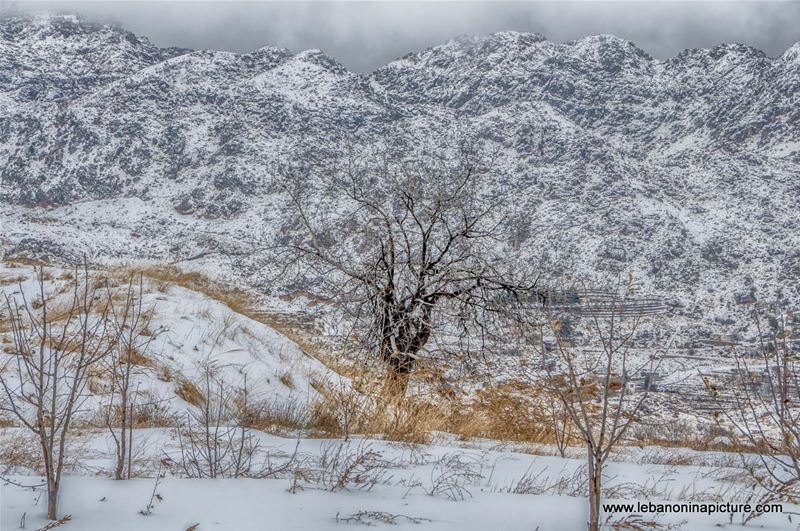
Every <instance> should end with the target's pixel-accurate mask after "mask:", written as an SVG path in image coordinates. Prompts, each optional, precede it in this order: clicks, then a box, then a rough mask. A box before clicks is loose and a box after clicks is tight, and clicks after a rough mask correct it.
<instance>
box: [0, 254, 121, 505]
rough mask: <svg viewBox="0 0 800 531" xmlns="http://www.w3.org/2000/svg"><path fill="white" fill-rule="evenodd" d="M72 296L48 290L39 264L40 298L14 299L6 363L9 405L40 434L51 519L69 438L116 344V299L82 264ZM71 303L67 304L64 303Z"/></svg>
mask: <svg viewBox="0 0 800 531" xmlns="http://www.w3.org/2000/svg"><path fill="white" fill-rule="evenodd" d="M69 285H70V288H71V290H70V291H69V295H68V296H67V299H68V300H66V301H62V300H60V299H59V297H58V296H57V294H49V293H47V292H46V289H45V271H44V269H43V268H41V267H40V268H37V269H36V286H37V290H38V293H37V298H36V299H34V300H30V299H29V297H28V295H26V293H25V291H24V290H23V289H22V287H20V295H19V297H14V298H12V297H8V296H7V297H6V300H5V305H6V309H7V311H8V314H9V316H10V321H11V332H12V336H13V341H14V352H13V354H12V356H11V358H10V359H9V361H8V362H7V363H6V364H5V366H4V367H2V368H0V387H2V390H3V394H4V395H5V396H4V398H5V400H4V402H3V405H2V406H0V407H2V408H3V409H4V410H5V411H6V412H9V413H11V414H12V415H13V416H14V417H15V418H16V419H17V420H18V421H19V422H20V423H21V424H22V425H23V426H24V427H25V428H27V429H28V430H30V431H31V432H32V433H33V434H34V435H35V436H36V438H37V439H38V441H39V445H40V447H41V450H42V459H43V463H44V470H45V478H46V483H47V517H48V518H50V519H51V520H56V519H57V518H58V511H57V509H58V496H59V489H60V487H61V474H62V471H63V469H64V459H65V456H66V447H67V439H68V436H69V434H70V430H71V429H72V425H73V421H74V420H75V416H76V415H77V414H78V413H79V412H80V411H81V407H82V405H83V404H84V402H85V401H86V399H87V396H88V394H87V393H86V384H87V381H88V375H89V371H90V369H91V368H92V367H93V366H95V364H96V363H97V362H98V361H99V360H101V359H103V358H104V357H105V356H107V355H108V353H109V352H110V351H111V349H113V348H114V344H115V341H114V338H113V336H111V335H110V334H109V327H108V323H109V319H108V313H109V308H110V298H109V297H108V296H106V293H107V290H105V289H102V287H101V285H100V283H95V282H93V281H92V280H91V279H90V278H89V274H88V270H87V269H86V267H85V266H84V268H83V271H80V270H79V269H77V268H76V269H75V272H74V276H73V277H72V279H71V280H69ZM64 303H65V305H64Z"/></svg>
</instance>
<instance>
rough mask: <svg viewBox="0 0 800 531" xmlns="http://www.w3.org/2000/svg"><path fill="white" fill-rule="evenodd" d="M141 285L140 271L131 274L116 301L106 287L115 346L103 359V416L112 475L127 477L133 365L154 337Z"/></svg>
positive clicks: (131, 434)
mask: <svg viewBox="0 0 800 531" xmlns="http://www.w3.org/2000/svg"><path fill="white" fill-rule="evenodd" d="M143 288H144V282H143V277H142V275H141V274H140V275H139V278H138V282H134V277H133V276H131V278H130V279H129V281H128V284H127V288H126V290H125V292H124V295H123V299H122V303H121V304H119V305H117V304H114V302H113V301H114V296H113V293H112V291H111V288H110V287H109V288H108V295H107V296H108V298H109V300H110V301H111V306H110V312H109V315H110V318H111V319H110V322H111V331H112V333H113V335H114V337H115V338H116V341H115V348H114V349H113V350H112V351H111V352H110V355H109V356H107V357H106V358H105V360H104V362H105V364H106V365H107V367H108V374H110V376H111V393H110V399H109V404H108V408H107V411H106V419H105V420H106V426H107V427H108V430H109V432H110V433H111V437H112V438H113V440H114V445H115V447H116V450H115V454H116V465H115V467H114V478H115V479H130V477H131V459H132V454H133V424H134V410H135V407H136V403H135V402H136V389H134V388H133V386H132V383H133V380H134V377H135V376H136V374H137V373H138V371H137V367H138V366H139V364H140V363H142V361H143V360H144V358H143V356H145V355H146V353H147V350H148V348H149V346H150V344H151V343H152V341H153V340H154V339H155V337H156V336H155V334H154V333H153V331H152V330H150V323H151V321H152V317H153V311H152V309H149V310H147V309H145V308H143V306H142V304H143ZM115 400H116V402H115Z"/></svg>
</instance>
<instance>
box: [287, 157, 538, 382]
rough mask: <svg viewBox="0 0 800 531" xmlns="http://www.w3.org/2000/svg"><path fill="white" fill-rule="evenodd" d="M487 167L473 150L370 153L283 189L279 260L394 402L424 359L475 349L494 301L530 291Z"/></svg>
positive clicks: (500, 193) (290, 181)
mask: <svg viewBox="0 0 800 531" xmlns="http://www.w3.org/2000/svg"><path fill="white" fill-rule="evenodd" d="M494 162H495V157H494V156H493V154H491V153H488V152H487V151H486V150H483V149H480V148H477V147H475V144H461V145H458V146H456V147H455V148H452V147H451V148H447V149H431V150H426V149H423V148H418V149H415V150H413V151H412V150H403V149H402V148H375V149H371V150H365V151H361V152H359V153H356V152H351V154H350V155H349V156H347V157H344V158H343V160H340V161H339V162H338V163H337V164H335V165H329V166H325V167H323V168H321V169H320V168H312V169H309V170H307V171H306V172H305V173H304V174H302V175H297V174H292V175H288V176H287V178H286V179H284V182H283V183H282V185H283V189H284V190H285V191H286V192H287V194H288V196H289V198H290V201H291V202H292V204H293V205H294V207H295V213H296V215H295V216H294V217H293V219H291V220H289V222H288V223H287V226H286V227H285V229H286V231H287V234H289V238H288V239H287V241H286V247H285V248H286V249H287V250H288V252H287V254H286V255H285V256H286V257H287V258H289V262H291V264H292V265H293V266H294V267H297V268H298V269H297V271H298V272H299V273H301V274H302V275H303V277H304V281H306V282H308V281H309V280H311V281H314V280H315V281H316V289H318V290H320V291H322V292H323V293H324V294H326V295H328V296H329V297H330V298H331V299H332V300H333V301H335V302H336V303H337V305H338V307H339V308H341V309H342V311H343V313H344V314H345V315H346V316H347V317H348V319H347V322H348V323H350V324H352V325H353V328H352V329H350V331H351V332H352V333H350V334H349V337H350V338H357V339H358V340H359V341H360V343H361V344H362V345H363V346H364V347H365V348H366V349H367V350H368V351H369V352H372V353H375V354H377V355H378V356H379V357H380V359H382V360H383V361H384V362H385V363H386V364H387V366H388V367H389V369H390V370H389V376H390V378H391V380H393V381H396V382H397V383H398V384H399V390H400V391H401V392H402V391H404V390H405V382H406V377H407V375H408V374H409V373H410V372H411V371H412V370H413V368H414V367H415V366H416V365H417V361H418V359H419V357H420V356H421V353H422V352H428V353H433V352H434V351H435V352H436V353H439V354H442V353H443V354H453V353H456V352H457V353H458V354H459V355H463V354H469V353H470V352H475V351H477V350H480V349H481V348H482V347H483V345H484V344H485V343H486V341H487V339H488V338H489V337H490V336H491V333H492V332H491V326H489V325H490V323H491V321H492V319H493V315H494V313H495V312H496V310H497V305H498V300H499V299H500V298H501V297H500V296H501V294H504V293H509V292H520V291H533V290H535V289H536V281H535V280H531V277H530V276H529V275H524V274H521V272H522V268H517V269H516V270H514V269H513V266H512V265H511V264H512V263H513V261H512V260H509V256H510V255H511V254H512V253H513V251H512V244H511V239H512V238H511V237H510V234H511V233H512V232H513V226H512V225H513V224H512V222H511V220H509V219H508V218H506V217H504V216H503V215H502V214H501V209H500V208H499V207H500V205H501V204H502V202H504V201H510V200H511V199H510V197H509V195H508V193H507V190H506V191H505V192H504V187H503V185H502V184H501V181H502V180H500V179H497V177H498V172H497V170H496V169H495V165H494ZM310 190H314V191H313V192H309V191H310ZM512 271H513V274H512ZM434 337H436V338H437V339H438V341H436V347H435V348H434V347H433V344H434V342H433V341H432V340H433V338H434Z"/></svg>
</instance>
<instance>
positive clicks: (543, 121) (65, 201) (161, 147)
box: [0, 16, 800, 321]
mask: <svg viewBox="0 0 800 531" xmlns="http://www.w3.org/2000/svg"><path fill="white" fill-rule="evenodd" d="M455 128H459V129H466V130H469V131H471V132H473V133H475V134H477V135H479V136H480V137H482V138H484V139H486V140H487V141H489V142H493V143H495V144H496V145H497V146H500V147H502V148H503V160H502V164H503V166H504V169H505V174H506V175H507V178H508V180H509V182H508V184H509V185H510V186H513V187H515V188H516V189H517V190H518V192H517V193H516V194H515V197H516V200H517V204H515V205H508V209H509V211H512V210H513V211H514V212H523V213H524V214H525V216H524V218H525V220H526V223H527V224H529V226H530V228H531V230H529V231H528V232H529V233H530V236H527V237H525V238H526V239H525V241H524V242H523V246H525V247H526V248H527V249H528V252H529V253H530V255H531V256H532V257H535V256H537V255H538V254H541V253H545V252H547V253H550V252H554V253H558V254H559V256H563V257H565V258H566V259H569V263H570V264H572V265H571V267H573V268H575V269H577V270H578V271H581V272H593V273H598V272H599V273H600V274H606V275H615V274H617V273H618V272H619V271H625V272H631V273H633V274H634V275H635V276H636V278H637V279H638V280H639V281H640V282H641V284H642V289H643V290H644V291H646V292H648V293H654V294H658V295H661V296H663V297H667V298H670V299H674V300H677V301H678V302H679V303H680V305H681V311H682V313H684V315H686V316H687V317H690V318H694V319H698V320H712V319H716V320H717V321H724V319H725V318H726V316H727V315H728V314H729V313H731V312H735V311H736V303H735V295H736V294H742V293H750V292H751V291H752V290H755V291H756V292H757V293H764V292H769V293H770V294H771V295H774V294H776V293H778V292H780V295H781V297H783V298H785V299H787V300H790V301H794V302H795V303H797V302H800V216H798V215H797V203H798V199H799V198H800V179H798V177H800V43H798V44H795V45H794V46H793V47H791V48H790V49H789V50H787V51H786V52H785V53H784V54H782V55H781V56H780V57H776V58H769V57H766V56H765V55H764V54H763V53H762V52H760V51H758V50H756V49H753V48H750V47H747V46H742V45H733V44H729V45H720V46H717V47H715V48H713V49H710V50H706V49H703V50H687V51H685V52H682V53H681V54H679V55H678V56H677V57H674V58H672V59H669V60H666V61H659V60H656V59H654V58H652V57H650V56H649V55H648V54H647V53H645V52H644V51H642V50H640V49H638V48H637V47H636V46H635V45H634V44H633V43H631V42H628V41H625V40H622V39H619V38H617V37H613V36H607V35H601V36H592V37H586V38H583V39H580V40H577V41H573V42H568V43H563V44H561V43H554V42H550V41H548V40H546V39H545V38H544V37H542V36H540V35H535V34H524V33H515V32H502V33H496V34H493V35H489V36H482V37H465V38H458V39H455V40H452V41H450V42H448V43H446V44H443V45H441V46H437V47H434V48H431V49H428V50H425V51H422V52H418V53H412V54H409V55H407V56H405V57H403V58H401V59H398V60H396V61H394V62H392V63H389V64H388V65H386V66H384V67H381V68H379V69H377V70H376V71H375V72H373V73H371V74H369V75H362V74H357V73H353V72H350V71H348V70H347V69H346V68H344V67H343V66H342V65H341V64H339V63H338V62H337V61H336V60H335V59H333V58H331V57H329V56H327V55H325V54H324V53H322V52H320V51H317V50H308V51H304V52H301V53H297V54H295V53H292V52H290V51H288V50H284V49H277V48H262V49H259V50H257V51H254V52H252V53H248V54H241V55H240V54H233V53H227V52H217V51H191V50H182V49H160V48H158V47H156V46H154V45H153V44H151V43H150V42H149V41H148V40H147V39H146V38H143V37H139V36H135V35H133V34H131V33H129V32H126V31H123V30H121V29H118V28H114V27H109V26H105V25H100V24H95V23H90V22H86V21H84V20H82V19H79V18H76V17H71V16H38V17H17V16H13V17H7V18H4V19H0V204H2V211H1V212H0V223H1V224H2V225H0V227H1V230H0V243H1V244H2V249H3V252H4V255H5V257H6V258H13V257H34V256H35V257H40V258H45V259H48V260H59V259H60V260H74V259H75V258H76V257H79V256H81V255H82V254H84V253H86V254H88V255H89V256H90V257H91V258H92V259H94V260H96V261H131V260H140V259H144V260H151V261H159V262H170V263H181V262H183V265H185V266H187V267H192V268H199V269H202V270H204V271H205V272H207V273H210V274H212V275H215V276H217V277H219V278H223V279H224V278H227V279H233V278H236V279H239V280H238V281H239V282H244V283H246V284H248V285H250V286H253V287H257V288H261V289H268V288H271V287H274V286H272V285H271V284H268V283H267V282H266V281H265V280H264V279H265V275H264V269H265V267H266V266H265V265H264V262H265V256H266V255H265V254H264V252H263V251H262V249H263V248H265V247H266V246H267V243H269V242H273V241H274V240H275V238H276V237H277V236H278V234H277V233H278V230H277V228H278V227H279V226H280V220H281V218H282V213H283V212H285V211H286V210H285V209H286V208H287V207H286V198H285V197H284V196H282V194H281V193H280V192H279V190H277V189H276V187H275V186H274V185H273V177H274V175H273V171H272V168H275V167H276V166H277V165H286V164H295V163H297V162H298V160H302V159H303V157H305V156H308V153H310V152H312V151H313V152H314V153H328V154H332V155H335V154H336V153H338V152H340V150H341V149H343V148H342V146H343V144H344V143H345V142H346V141H353V140H355V141H357V142H360V143H363V144H369V143H371V142H374V141H376V140H378V139H381V138H384V137H385V136H386V135H387V134H395V133H398V132H402V134H404V135H410V136H411V137H413V138H417V139H420V141H423V140H424V141H432V142H436V141H437V139H443V138H446V137H447V136H448V135H449V134H450V132H451V131H452V130H454V129H455ZM311 147H313V150H312V149H311ZM534 229H535V230H534ZM523 233H524V231H523ZM187 260H191V262H190V263H189V262H186V261H187Z"/></svg>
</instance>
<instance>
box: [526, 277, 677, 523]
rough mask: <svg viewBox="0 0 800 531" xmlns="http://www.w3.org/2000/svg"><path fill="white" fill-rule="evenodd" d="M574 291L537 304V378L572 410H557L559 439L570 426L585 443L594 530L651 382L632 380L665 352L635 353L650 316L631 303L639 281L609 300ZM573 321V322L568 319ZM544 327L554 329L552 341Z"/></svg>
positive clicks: (657, 362)
mask: <svg viewBox="0 0 800 531" xmlns="http://www.w3.org/2000/svg"><path fill="white" fill-rule="evenodd" d="M562 298H563V297H562ZM572 299H574V301H575V303H574V304H573V305H571V307H568V308H567V309H564V308H562V309H560V310H556V309H554V308H553V307H552V306H549V307H546V308H545V309H544V311H542V310H541V309H536V310H535V311H534V313H533V317H532V319H531V320H530V321H529V323H531V324H530V325H529V326H530V330H531V331H532V332H531V333H530V334H529V336H528V337H529V344H530V345H531V346H532V347H533V351H534V353H535V356H536V357H537V358H538V357H539V356H541V358H542V359H543V364H542V366H541V367H540V368H539V370H538V372H537V374H536V378H537V379H542V380H543V381H544V388H545V392H546V393H552V395H553V396H554V397H556V398H557V400H558V402H560V406H561V407H560V408H556V412H557V413H560V414H564V415H566V417H567V418H566V419H565V418H563V417H562V418H560V419H558V416H556V418H557V419H558V420H557V421H556V422H557V423H558V425H557V426H554V428H555V432H556V435H557V440H558V441H560V442H559V445H563V444H564V440H562V439H563V438H564V437H567V436H568V435H567V433H566V431H567V430H569V429H570V428H571V429H572V430H573V432H574V433H570V434H569V436H574V437H575V438H577V439H579V440H581V441H582V442H583V444H584V445H585V448H586V459H587V466H588V483H589V520H588V522H587V525H588V529H589V530H590V531H597V530H598V529H599V526H600V502H601V497H602V478H603V470H604V467H605V465H606V462H607V460H608V457H609V456H610V454H611V452H612V451H613V450H614V448H615V447H616V446H617V445H619V444H620V442H621V441H622V440H623V438H624V436H625V434H626V433H627V431H628V430H629V428H630V427H631V426H632V425H633V424H634V423H635V422H636V421H637V418H638V416H639V415H640V413H641V411H642V407H643V405H644V404H645V401H646V399H647V398H648V394H649V388H648V387H646V386H645V387H643V388H642V389H641V390H638V391H637V390H634V389H633V386H632V385H629V384H630V383H631V382H634V381H636V380H639V379H642V378H643V376H644V375H645V374H646V373H651V374H652V373H655V372H656V371H657V369H658V367H659V366H660V360H661V359H662V357H661V356H660V355H658V354H659V353H658V352H650V353H641V354H639V355H638V356H637V355H632V348H633V347H634V344H633V340H634V337H635V335H636V332H637V330H639V329H640V326H641V325H642V321H643V317H642V316H640V315H638V314H637V313H636V312H635V311H634V312H630V311H629V308H630V306H631V304H630V303H631V301H632V286H630V285H628V286H625V288H624V289H623V290H620V292H615V293H611V294H607V295H605V296H603V297H602V300H598V299H593V298H592V297H585V298H583V299H582V298H581V297H579V296H577V295H575V296H573V297H572ZM567 306H568V305H567ZM633 306H635V304H634V305H633ZM567 322H568V323H570V325H569V327H566V326H565V323H567ZM567 328H569V330H567ZM579 330H580V331H581V332H585V336H584V338H583V341H582V343H581V344H578V342H577V341H576V335H577V332H578V331H579ZM543 334H548V335H550V336H551V337H552V344H551V345H550V346H549V347H548V348H546V347H545V342H544V339H543ZM667 348H669V347H667ZM548 361H549V363H548ZM559 410H560V411H559Z"/></svg>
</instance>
